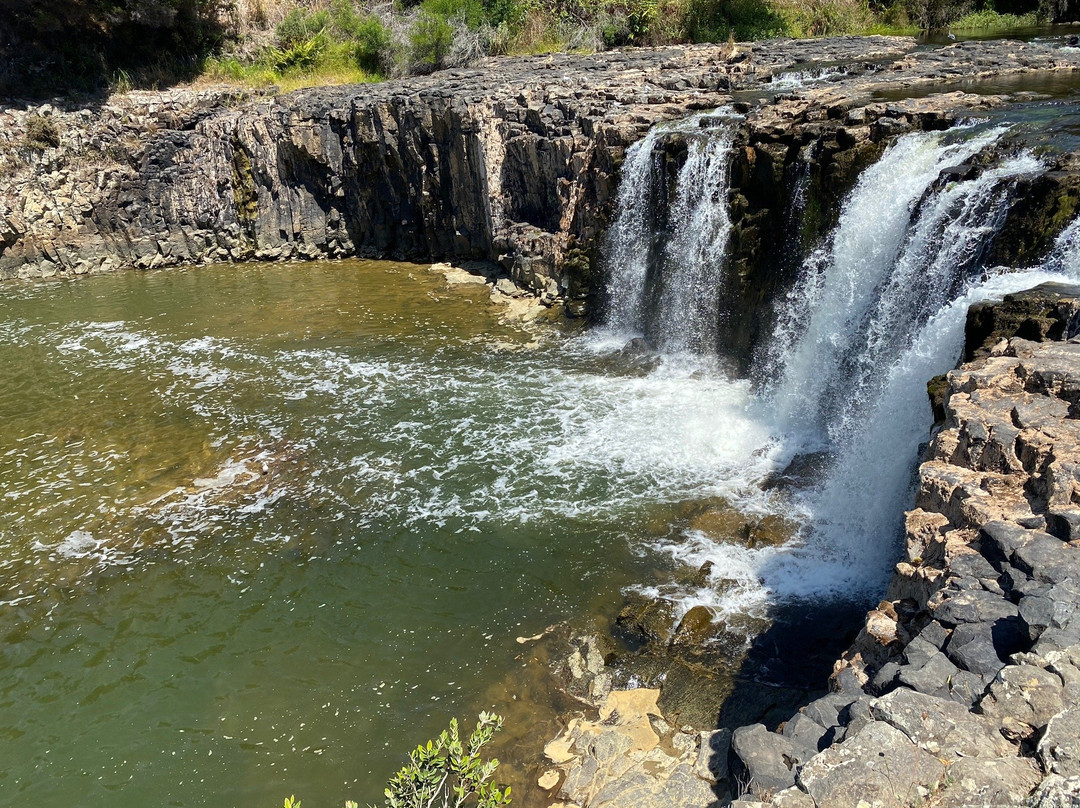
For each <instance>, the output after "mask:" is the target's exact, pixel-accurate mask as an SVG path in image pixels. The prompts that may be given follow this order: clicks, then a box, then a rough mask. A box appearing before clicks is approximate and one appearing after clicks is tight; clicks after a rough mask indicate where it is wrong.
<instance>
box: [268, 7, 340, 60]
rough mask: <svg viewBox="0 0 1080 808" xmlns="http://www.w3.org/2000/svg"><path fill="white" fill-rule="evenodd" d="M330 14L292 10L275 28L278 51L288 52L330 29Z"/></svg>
mask: <svg viewBox="0 0 1080 808" xmlns="http://www.w3.org/2000/svg"><path fill="white" fill-rule="evenodd" d="M330 23H331V18H330V12H329V11H326V10H320V11H307V10H305V9H302V8H294V9H293V10H292V11H290V12H289V13H288V14H286V15H285V19H283V20H282V21H281V22H280V23H278V27H277V32H276V33H277V41H278V48H279V49H280V50H288V49H289V48H291V47H292V46H293V45H296V44H298V43H301V42H306V41H309V40H311V39H314V38H315V37H316V36H318V35H319V34H321V33H323V32H324V31H325V30H326V29H327V28H329V27H330Z"/></svg>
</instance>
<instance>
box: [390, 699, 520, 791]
mask: <svg viewBox="0 0 1080 808" xmlns="http://www.w3.org/2000/svg"><path fill="white" fill-rule="evenodd" d="M502 723H503V719H502V716H499V715H495V714H494V713H480V719H479V720H478V721H477V723H476V728H475V729H474V730H473V731H472V734H470V735H469V739H468V741H467V742H462V740H461V736H460V733H459V732H458V723H457V719H451V721H450V729H448V730H443V731H442V732H441V733H440V734H439V737H438V738H436V739H435V740H434V741H428V742H427V743H426V744H421V745H420V746H418V747H416V749H415V750H414V751H413V752H411V753H410V754H409V764H408V765H407V766H405V767H403V768H402V769H401V771H399V772H398V773H397V774H395V775H394V776H393V777H392V778H391V779H390V782H389V783H387V786H386V791H384V792H383V794H384V795H385V797H386V803H385V807H386V808H461V806H463V805H465V803H466V802H467V801H469V800H470V799H475V805H476V806H477V808H498V806H501V805H509V804H510V787H509V786H507V787H506V788H500V787H499V785H498V784H497V783H495V781H494V780H493V779H492V777H493V776H494V774H495V769H497V768H498V766H499V761H498V760H496V759H494V758H492V759H491V760H489V761H487V762H486V763H485V762H484V760H483V759H482V758H481V757H480V751H481V750H482V749H483V748H484V747H485V746H486V745H487V744H488V743H490V742H491V739H492V737H494V735H495V733H496V732H497V731H498V730H499V729H500V728H501V727H502ZM369 808H375V806H370V807H369Z"/></svg>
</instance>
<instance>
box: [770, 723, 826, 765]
mask: <svg viewBox="0 0 1080 808" xmlns="http://www.w3.org/2000/svg"><path fill="white" fill-rule="evenodd" d="M781 734H782V735H783V736H784V737H785V738H787V739H788V740H789V741H791V743H792V745H793V746H795V747H796V748H797V749H800V750H808V751H809V754H807V753H806V752H805V751H804V752H801V753H800V755H799V758H800V760H809V759H810V758H811V757H813V756H814V754H815V753H817V752H820V751H821V750H822V749H824V748H825V747H826V746H827V745H828V742H829V740H831V737H830V736H831V733H830V732H829V731H828V729H826V728H825V727H823V726H821V725H820V724H818V723H817V722H816V721H814V720H813V719H812V718H810V717H809V716H807V715H806V714H805V713H795V715H794V716H792V718H791V720H790V721H788V722H787V723H785V724H784V729H783V730H782V732H781Z"/></svg>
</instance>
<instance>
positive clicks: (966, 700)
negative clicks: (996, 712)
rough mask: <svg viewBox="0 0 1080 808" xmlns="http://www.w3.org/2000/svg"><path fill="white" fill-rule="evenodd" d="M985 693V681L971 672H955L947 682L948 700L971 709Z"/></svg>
mask: <svg viewBox="0 0 1080 808" xmlns="http://www.w3.org/2000/svg"><path fill="white" fill-rule="evenodd" d="M985 692H986V680H985V679H983V677H981V676H979V675H978V674H977V673H972V672H971V671H957V672H956V674H955V675H954V676H953V678H952V679H951V680H950V681H949V698H950V699H951V700H953V701H955V702H958V703H960V704H963V705H964V706H965V707H967V708H969V709H970V708H971V707H973V706H974V705H975V703H976V702H978V700H979V699H981V698H982V697H983V693H985Z"/></svg>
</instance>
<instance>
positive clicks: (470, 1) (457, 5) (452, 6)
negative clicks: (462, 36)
mask: <svg viewBox="0 0 1080 808" xmlns="http://www.w3.org/2000/svg"><path fill="white" fill-rule="evenodd" d="M420 10H421V12H426V13H427V14H430V15H432V16H434V17H441V18H443V19H446V20H450V19H454V18H455V17H456V18H458V19H460V20H461V21H462V22H464V23H465V25H467V26H468V27H469V28H471V29H474V30H475V29H477V28H479V27H480V26H481V25H483V24H484V23H486V22H487V21H488V19H487V14H486V12H485V11H484V4H483V3H482V2H480V0H424V2H422V3H421V4H420Z"/></svg>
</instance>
